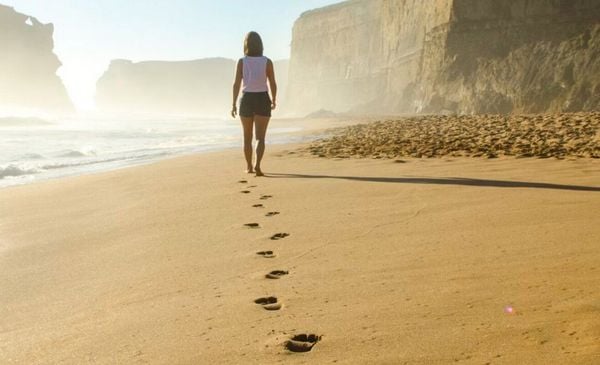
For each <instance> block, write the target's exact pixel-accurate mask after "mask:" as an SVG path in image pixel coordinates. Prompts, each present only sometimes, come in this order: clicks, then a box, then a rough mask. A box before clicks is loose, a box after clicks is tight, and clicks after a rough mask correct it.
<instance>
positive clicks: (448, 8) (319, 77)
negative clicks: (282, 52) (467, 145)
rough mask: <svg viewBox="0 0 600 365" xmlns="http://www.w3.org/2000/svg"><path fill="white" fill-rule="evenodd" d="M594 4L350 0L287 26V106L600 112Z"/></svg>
mask: <svg viewBox="0 0 600 365" xmlns="http://www.w3.org/2000/svg"><path fill="white" fill-rule="evenodd" d="M599 22H600V1H598V0H509V1H498V0H430V1H427V2H424V1H419V0H353V1H346V2H343V3H340V4H336V5H332V6H329V7H325V8H321V9H317V10H313V11H310V12H307V13H304V14H303V15H302V16H301V17H300V19H298V21H297V22H296V24H295V25H294V30H293V40H292V56H291V61H290V84H289V97H288V103H289V105H290V107H291V108H292V109H293V110H295V111H296V112H298V113H307V112H311V111H314V110H318V109H329V110H333V111H336V112H344V111H355V112H368V113H380V114H383V113H415V112H427V113H440V112H450V113H515V112H557V111H579V110H584V111H585V110H598V109H599V108H600V96H599V95H600V63H599V62H597V60H598V59H599V56H600V29H599V27H600V24H599Z"/></svg>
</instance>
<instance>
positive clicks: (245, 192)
mask: <svg viewBox="0 0 600 365" xmlns="http://www.w3.org/2000/svg"><path fill="white" fill-rule="evenodd" d="M240 193H242V194H250V193H251V191H250V190H242V191H240Z"/></svg>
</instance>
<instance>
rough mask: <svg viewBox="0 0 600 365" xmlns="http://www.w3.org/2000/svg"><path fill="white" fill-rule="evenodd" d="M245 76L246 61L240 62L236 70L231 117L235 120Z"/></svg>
mask: <svg viewBox="0 0 600 365" xmlns="http://www.w3.org/2000/svg"><path fill="white" fill-rule="evenodd" d="M243 74H244V61H243V60H242V59H240V60H238V63H237V66H236V69H235V80H234V81H233V103H232V107H231V116H232V117H233V118H235V117H236V116H237V105H236V104H237V99H238V96H239V95H240V88H241V86H242V76H243Z"/></svg>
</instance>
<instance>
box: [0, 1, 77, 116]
mask: <svg viewBox="0 0 600 365" xmlns="http://www.w3.org/2000/svg"><path fill="white" fill-rule="evenodd" d="M53 33H54V26H53V25H52V24H42V23H40V22H39V21H38V20H37V19H36V18H34V17H31V16H28V15H24V14H20V13H17V12H16V11H14V10H13V9H12V8H10V7H7V6H4V5H0V45H1V47H2V51H1V52H2V55H1V56H0V113H2V114H11V113H28V114H31V113H36V112H37V113H44V114H47V113H56V112H59V113H63V112H69V111H71V110H72V109H73V106H72V104H71V101H70V100H69V97H68V95H67V92H66V89H65V87H64V85H63V83H62V81H61V79H60V78H59V77H58V76H57V75H56V71H57V70H58V68H59V67H60V66H61V63H60V61H59V60H58V57H57V56H56V55H55V54H54V53H53V49H54V41H53V38H52V37H53Z"/></svg>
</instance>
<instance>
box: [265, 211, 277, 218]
mask: <svg viewBox="0 0 600 365" xmlns="http://www.w3.org/2000/svg"><path fill="white" fill-rule="evenodd" d="M278 214H279V212H269V213H267V214H265V217H272V216H275V215H278Z"/></svg>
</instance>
